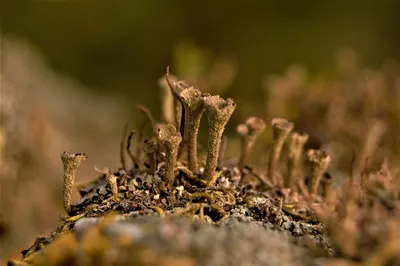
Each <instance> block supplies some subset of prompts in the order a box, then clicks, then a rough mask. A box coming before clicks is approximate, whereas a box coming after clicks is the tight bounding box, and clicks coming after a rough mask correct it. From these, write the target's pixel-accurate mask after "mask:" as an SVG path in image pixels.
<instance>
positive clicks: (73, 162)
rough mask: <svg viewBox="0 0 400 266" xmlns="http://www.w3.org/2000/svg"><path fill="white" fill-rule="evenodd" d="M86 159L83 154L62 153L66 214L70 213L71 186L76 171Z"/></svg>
mask: <svg viewBox="0 0 400 266" xmlns="http://www.w3.org/2000/svg"><path fill="white" fill-rule="evenodd" d="M86 159H87V156H86V154H84V153H69V152H66V151H64V152H63V153H62V154H61V161H62V163H63V166H64V176H63V202H64V209H65V211H66V212H67V213H70V212H71V197H72V186H73V184H74V182H75V176H76V170H77V169H78V167H79V166H80V165H81V163H82V162H84V161H85V160H86Z"/></svg>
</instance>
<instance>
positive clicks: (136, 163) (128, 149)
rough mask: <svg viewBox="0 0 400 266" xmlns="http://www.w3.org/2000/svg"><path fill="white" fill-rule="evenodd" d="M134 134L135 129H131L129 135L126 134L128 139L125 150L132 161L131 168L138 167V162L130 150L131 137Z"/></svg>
mask: <svg viewBox="0 0 400 266" xmlns="http://www.w3.org/2000/svg"><path fill="white" fill-rule="evenodd" d="M134 134H135V131H134V130H132V131H131V132H130V133H129V135H128V139H127V141H126V152H127V153H128V156H129V158H130V159H131V161H132V163H133V168H138V167H139V165H138V162H137V160H136V157H135V156H134V155H133V153H132V151H131V144H132V138H133V135H134Z"/></svg>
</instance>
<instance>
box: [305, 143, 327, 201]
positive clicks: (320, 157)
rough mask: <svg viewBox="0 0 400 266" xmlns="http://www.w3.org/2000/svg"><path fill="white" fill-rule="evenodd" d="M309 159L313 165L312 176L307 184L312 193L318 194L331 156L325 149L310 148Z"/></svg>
mask: <svg viewBox="0 0 400 266" xmlns="http://www.w3.org/2000/svg"><path fill="white" fill-rule="evenodd" d="M307 161H308V163H309V164H310V166H311V173H310V178H309V180H308V184H307V186H308V191H309V192H310V193H311V194H316V193H317V192H318V186H319V184H320V182H321V178H322V176H323V175H324V173H325V171H326V169H328V166H329V163H330V161H331V156H330V155H329V154H328V153H327V152H325V151H321V150H308V152H307Z"/></svg>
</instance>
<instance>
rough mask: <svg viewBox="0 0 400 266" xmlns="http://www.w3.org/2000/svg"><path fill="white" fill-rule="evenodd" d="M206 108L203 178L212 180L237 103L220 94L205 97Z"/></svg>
mask: <svg viewBox="0 0 400 266" xmlns="http://www.w3.org/2000/svg"><path fill="white" fill-rule="evenodd" d="M204 103H205V109H206V113H207V116H208V124H209V130H208V147H207V159H206V166H205V169H204V173H203V179H204V180H206V181H210V180H212V178H213V177H214V175H215V169H216V168H217V162H218V155H219V150H220V145H221V137H222V134H223V132H224V130H225V126H226V124H227V123H228V120H229V119H230V117H231V115H232V113H233V111H234V110H235V107H236V104H235V102H234V101H233V100H232V99H227V100H224V99H222V98H221V97H220V96H206V97H204Z"/></svg>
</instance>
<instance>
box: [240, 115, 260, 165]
mask: <svg viewBox="0 0 400 266" xmlns="http://www.w3.org/2000/svg"><path fill="white" fill-rule="evenodd" d="M264 129H265V122H264V121H263V120H262V119H261V118H257V117H254V116H251V117H249V118H247V120H246V123H244V124H240V125H238V126H237V128H236V131H237V132H238V133H239V134H240V135H241V136H242V145H241V154H240V158H239V163H238V167H239V169H243V167H244V165H245V163H246V161H247V158H248V157H249V153H250V151H251V149H252V147H253V145H254V143H255V141H256V140H257V138H258V137H259V135H260V134H261V133H262V131H263V130H264Z"/></svg>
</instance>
